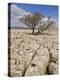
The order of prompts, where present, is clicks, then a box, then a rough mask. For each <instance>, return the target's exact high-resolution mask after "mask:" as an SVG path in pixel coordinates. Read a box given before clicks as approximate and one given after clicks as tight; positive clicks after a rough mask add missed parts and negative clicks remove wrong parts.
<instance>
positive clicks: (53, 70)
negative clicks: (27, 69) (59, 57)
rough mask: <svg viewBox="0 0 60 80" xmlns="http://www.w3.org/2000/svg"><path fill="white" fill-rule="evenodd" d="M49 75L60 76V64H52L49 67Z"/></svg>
mask: <svg viewBox="0 0 60 80" xmlns="http://www.w3.org/2000/svg"><path fill="white" fill-rule="evenodd" d="M48 71H49V74H58V64H56V63H54V62H50V63H49V65H48Z"/></svg>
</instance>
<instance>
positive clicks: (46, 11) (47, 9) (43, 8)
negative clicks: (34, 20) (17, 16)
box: [16, 3, 58, 19]
mask: <svg viewBox="0 0 60 80" xmlns="http://www.w3.org/2000/svg"><path fill="white" fill-rule="evenodd" d="M16 6H17V7H19V8H22V9H24V10H26V11H29V12H31V13H33V12H36V11H37V12H40V13H42V14H43V15H45V16H51V17H53V18H55V19H58V6H52V5H40V4H39V5H37V4H19V3H16Z"/></svg>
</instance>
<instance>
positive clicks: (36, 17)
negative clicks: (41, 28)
mask: <svg viewBox="0 0 60 80" xmlns="http://www.w3.org/2000/svg"><path fill="white" fill-rule="evenodd" d="M42 17H43V16H42V15H41V14H40V13H39V12H35V13H33V14H32V15H27V16H25V18H23V19H21V21H22V22H23V23H25V24H26V25H27V26H28V27H29V28H31V29H32V34H34V29H35V27H36V26H37V24H38V22H39V21H40V20H41V19H42Z"/></svg>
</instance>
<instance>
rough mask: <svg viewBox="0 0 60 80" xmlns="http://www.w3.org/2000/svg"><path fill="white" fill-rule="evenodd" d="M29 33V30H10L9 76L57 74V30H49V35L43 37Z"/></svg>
mask: <svg viewBox="0 0 60 80" xmlns="http://www.w3.org/2000/svg"><path fill="white" fill-rule="evenodd" d="M29 32H30V33H31V30H22V29H21V30H20V29H11V36H9V38H11V39H10V41H9V53H8V54H9V56H8V58H9V66H10V67H9V68H10V71H9V72H10V76H38V75H48V74H58V64H59V62H58V61H59V58H58V33H57V30H49V31H47V32H49V34H43V35H31V34H28V33H29ZM47 68H48V72H47Z"/></svg>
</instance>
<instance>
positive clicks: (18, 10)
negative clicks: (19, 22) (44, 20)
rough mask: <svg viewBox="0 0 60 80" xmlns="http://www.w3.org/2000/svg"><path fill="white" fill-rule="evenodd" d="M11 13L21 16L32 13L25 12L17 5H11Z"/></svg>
mask: <svg viewBox="0 0 60 80" xmlns="http://www.w3.org/2000/svg"><path fill="white" fill-rule="evenodd" d="M11 12H12V13H13V14H18V15H21V16H23V15H27V14H30V12H26V11H25V10H23V9H21V8H18V7H17V6H16V5H15V4H11Z"/></svg>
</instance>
